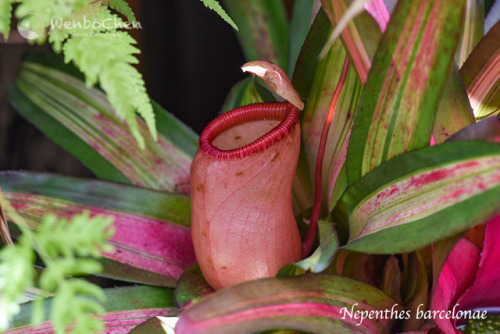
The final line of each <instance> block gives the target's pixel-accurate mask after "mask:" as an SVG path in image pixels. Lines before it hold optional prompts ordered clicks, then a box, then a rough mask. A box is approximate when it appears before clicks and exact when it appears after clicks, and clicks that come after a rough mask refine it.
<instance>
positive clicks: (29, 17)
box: [17, 13, 45, 39]
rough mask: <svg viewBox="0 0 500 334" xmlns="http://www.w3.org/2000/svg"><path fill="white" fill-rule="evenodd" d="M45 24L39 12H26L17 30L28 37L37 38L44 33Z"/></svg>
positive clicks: (18, 23)
mask: <svg viewBox="0 0 500 334" xmlns="http://www.w3.org/2000/svg"><path fill="white" fill-rule="evenodd" d="M44 29H45V25H44V24H43V19H42V18H41V16H40V15H37V14H32V13H30V14H26V15H24V16H23V17H21V18H20V19H19V22H17V31H19V33H20V34H21V36H23V37H24V38H26V39H36V38H38V36H40V35H41V34H42V33H43V30H44Z"/></svg>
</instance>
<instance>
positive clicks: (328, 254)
mask: <svg viewBox="0 0 500 334" xmlns="http://www.w3.org/2000/svg"><path fill="white" fill-rule="evenodd" d="M318 231H319V247H318V248H317V249H316V250H315V251H314V253H312V254H311V256H309V257H308V258H305V259H304V260H302V261H299V262H295V263H292V264H287V265H285V266H284V267H283V268H281V269H280V271H279V272H278V275H277V276H278V277H285V276H290V275H289V274H290V273H294V272H297V269H299V272H301V273H302V274H303V273H304V272H306V271H310V272H313V273H320V272H322V271H324V270H325V269H326V268H328V266H329V265H330V263H332V260H333V257H334V256H335V253H336V252H337V249H338V248H339V240H338V238H337V231H335V226H334V225H333V223H332V222H328V221H325V220H319V221H318ZM300 269H301V270H300Z"/></svg>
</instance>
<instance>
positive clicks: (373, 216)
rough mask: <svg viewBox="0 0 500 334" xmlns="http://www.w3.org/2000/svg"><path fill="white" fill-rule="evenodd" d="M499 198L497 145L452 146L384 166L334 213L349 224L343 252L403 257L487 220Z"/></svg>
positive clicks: (353, 188)
mask: <svg viewBox="0 0 500 334" xmlns="http://www.w3.org/2000/svg"><path fill="white" fill-rule="evenodd" d="M499 196H500V145H498V144H492V143H486V142H454V143H445V144H441V145H437V146H433V147H427V148H424V149H420V150H415V151H412V152H408V153H406V154H404V155H401V156H398V157H396V158H393V159H391V160H389V161H388V162H386V163H384V164H382V165H381V166H380V167H379V168H376V169H374V170H373V171H372V172H370V173H368V174H367V175H366V176H365V177H363V178H361V179H360V180H359V181H358V182H356V183H354V184H353V185H352V186H351V187H349V188H348V190H347V191H346V193H345V194H344V195H343V197H342V198H341V200H340V201H339V204H338V205H337V207H336V208H335V212H334V213H335V217H336V218H337V219H338V220H341V221H343V222H344V223H346V222H348V224H349V231H350V233H349V242H348V243H347V245H345V246H344V247H343V248H346V249H351V250H356V251H360V252H367V253H378V254H391V253H402V252H409V251H412V250H416V249H419V248H421V247H423V246H425V245H428V244H430V243H432V242H435V241H437V240H441V239H443V238H446V237H448V236H451V235H454V234H457V233H459V232H462V231H465V230H466V229H468V228H471V227H473V226H474V225H476V224H479V223H481V222H483V221H485V220H486V219H488V218H489V217H491V216H492V215H493V214H495V213H497V212H498V210H499V207H498V200H499V198H500V197H499ZM335 217H334V218H335ZM388 240H390V242H388Z"/></svg>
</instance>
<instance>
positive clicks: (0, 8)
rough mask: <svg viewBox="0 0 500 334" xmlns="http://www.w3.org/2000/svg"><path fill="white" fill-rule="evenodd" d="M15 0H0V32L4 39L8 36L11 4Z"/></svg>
mask: <svg viewBox="0 0 500 334" xmlns="http://www.w3.org/2000/svg"><path fill="white" fill-rule="evenodd" d="M15 1H16V0H3V1H0V34H1V35H3V37H4V38H5V39H7V38H8V37H9V33H10V20H11V17H12V4H13V3H14V2H15Z"/></svg>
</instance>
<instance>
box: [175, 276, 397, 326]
mask: <svg viewBox="0 0 500 334" xmlns="http://www.w3.org/2000/svg"><path fill="white" fill-rule="evenodd" d="M395 304H396V302H395V301H394V300H392V299H391V298H390V297H388V296H387V295H386V294H384V293H383V292H382V291H380V290H378V289H376V288H374V287H371V286H369V285H367V284H364V283H361V282H358V281H355V280H352V279H349V278H346V277H341V276H333V275H325V274H308V275H302V276H296V277H287V278H269V279H260V280H255V281H251V282H247V283H243V284H239V285H235V286H231V287H228V288H226V289H222V290H220V291H217V292H215V293H213V294H212V295H210V296H208V297H206V298H204V299H203V300H201V301H200V302H199V303H197V304H195V305H193V306H191V307H189V308H187V309H186V310H185V311H184V313H183V314H182V315H181V316H180V319H179V321H178V323H177V326H176V328H175V330H176V333H178V334H183V333H191V334H197V333H221V334H222V333H250V332H257V331H262V330H266V329H273V328H287V329H295V330H302V331H305V332H313V333H386V332H388V331H389V329H390V327H391V325H392V322H393V321H392V320H391V319H389V318H390V317H385V316H384V315H383V314H384V312H386V310H388V312H389V313H390V310H391V308H392V307H393V306H394V305H395ZM394 310H396V311H397V312H399V311H400V310H401V308H400V306H397V305H396V306H394ZM355 312H358V313H355ZM359 312H366V313H365V314H367V313H368V312H372V319H368V318H367V317H365V318H364V319H363V321H361V319H360V313H359ZM375 312H379V313H376V314H378V316H374V314H375ZM374 317H376V318H377V319H373V318H374Z"/></svg>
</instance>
